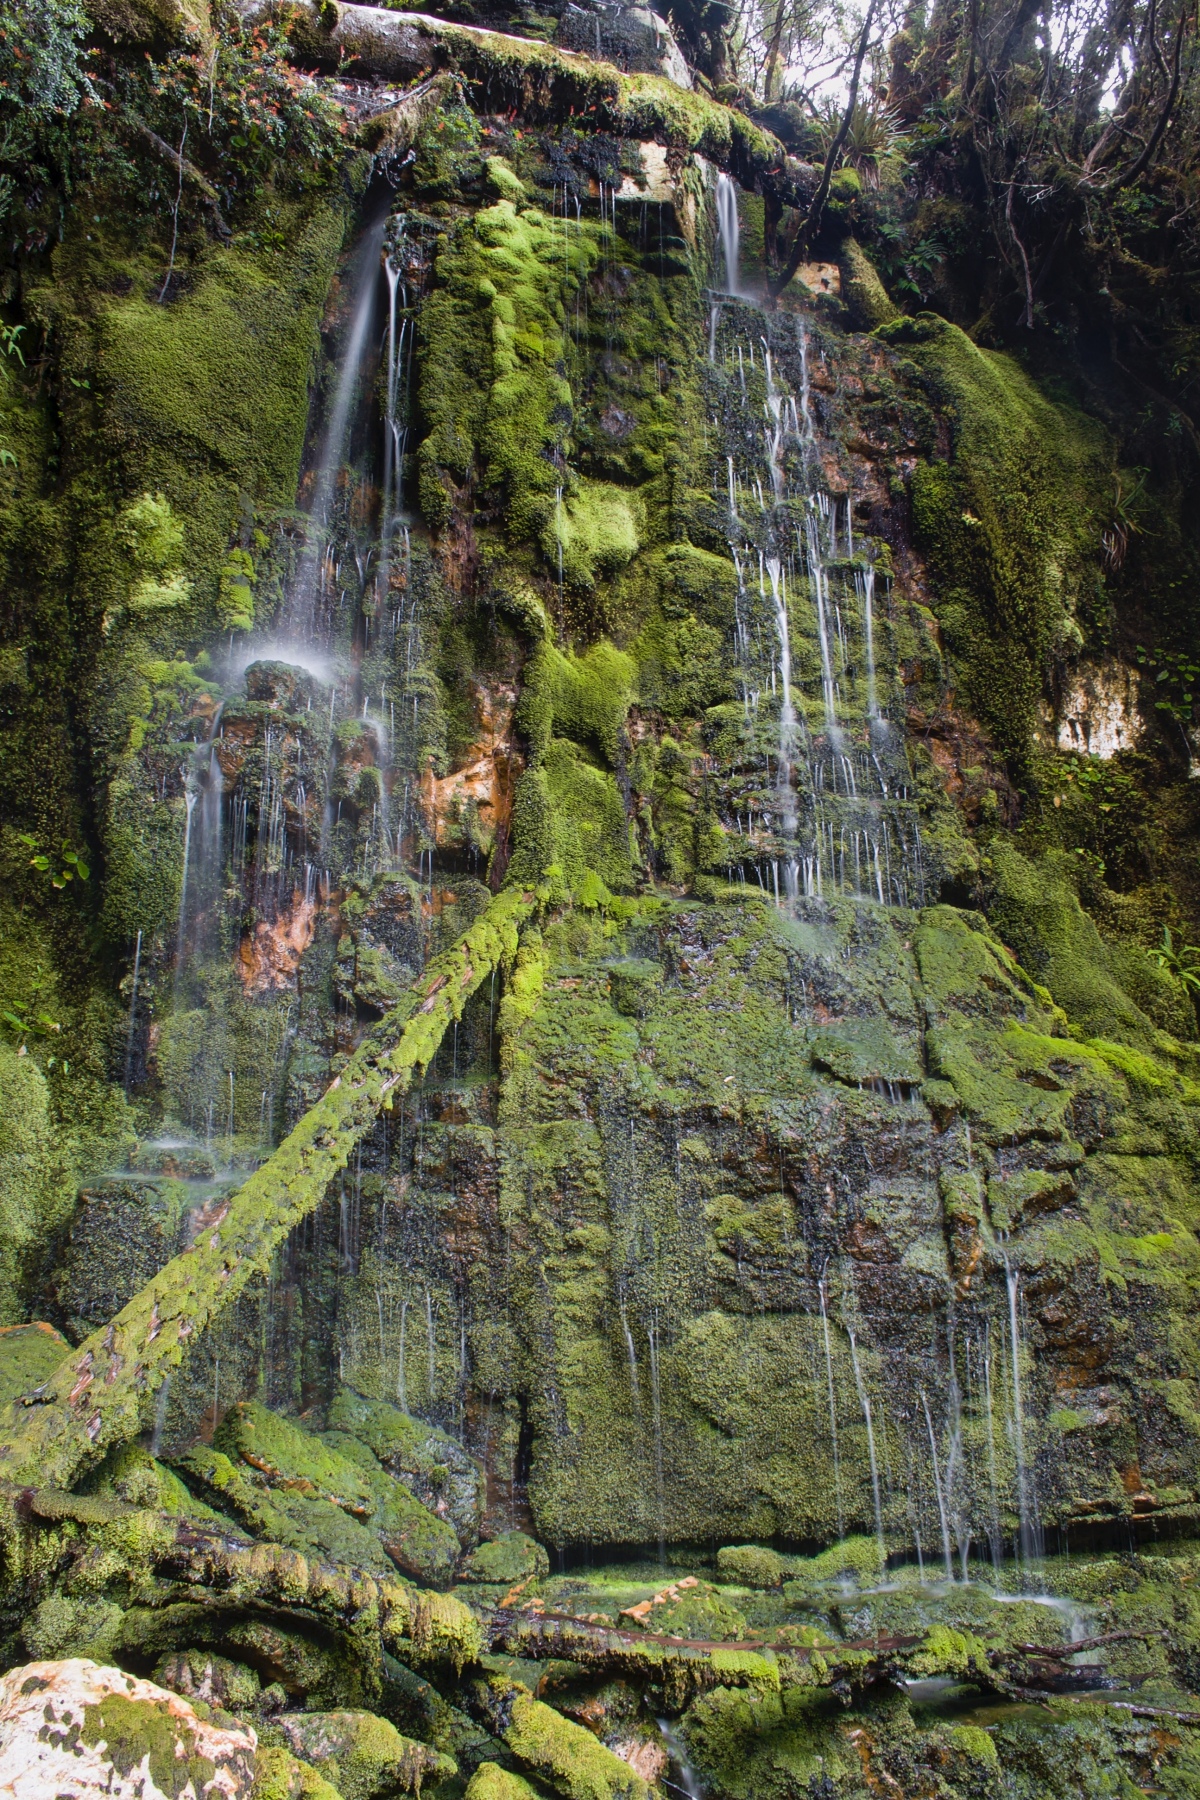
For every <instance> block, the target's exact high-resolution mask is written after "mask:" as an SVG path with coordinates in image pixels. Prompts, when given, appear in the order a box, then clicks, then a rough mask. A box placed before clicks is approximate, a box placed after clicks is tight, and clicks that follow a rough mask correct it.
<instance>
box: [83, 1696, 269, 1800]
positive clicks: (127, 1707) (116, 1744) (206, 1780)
mask: <svg viewBox="0 0 1200 1800" xmlns="http://www.w3.org/2000/svg"><path fill="white" fill-rule="evenodd" d="M79 1735H80V1738H81V1739H82V1741H83V1742H84V1743H85V1744H91V1745H96V1746H98V1745H100V1744H101V1743H102V1744H103V1745H104V1746H105V1751H104V1753H105V1756H106V1758H107V1760H108V1761H109V1762H111V1763H112V1765H113V1768H114V1769H115V1770H116V1771H117V1773H118V1774H119V1775H120V1776H122V1777H123V1778H124V1779H126V1780H128V1778H129V1777H130V1776H132V1775H133V1773H134V1771H135V1770H136V1769H138V1768H139V1767H140V1766H142V1765H143V1764H144V1765H145V1767H146V1769H147V1772H148V1774H149V1777H150V1779H151V1781H153V1782H154V1783H155V1785H156V1786H157V1787H158V1788H159V1789H160V1791H161V1792H162V1793H164V1794H167V1795H169V1796H171V1797H172V1800H183V1796H184V1795H185V1794H190V1793H202V1792H203V1791H204V1790H205V1788H206V1787H209V1786H210V1784H212V1783H213V1781H214V1779H215V1778H216V1776H217V1773H218V1771H217V1765H216V1764H215V1763H214V1762H213V1761H212V1759H211V1757H208V1756H205V1755H204V1753H203V1751H202V1750H201V1749H200V1748H199V1739H198V1738H197V1735H196V1733H195V1731H194V1730H193V1729H192V1728H191V1727H190V1726H189V1725H188V1723H187V1722H186V1721H185V1720H183V1719H180V1718H178V1717H176V1715H175V1714H174V1713H173V1712H172V1711H171V1710H170V1709H169V1708H168V1707H167V1705H166V1703H165V1702H161V1701H160V1702H156V1701H150V1700H131V1699H129V1698H127V1696H125V1695H124V1694H109V1695H107V1696H106V1698H105V1699H104V1700H102V1701H101V1702H100V1703H99V1704H98V1705H91V1706H88V1707H87V1708H86V1709H85V1712H84V1718H83V1725H82V1728H81V1730H80V1734H79ZM247 1760H249V1759H247ZM247 1772H248V1771H247ZM226 1778H227V1779H228V1777H226Z"/></svg>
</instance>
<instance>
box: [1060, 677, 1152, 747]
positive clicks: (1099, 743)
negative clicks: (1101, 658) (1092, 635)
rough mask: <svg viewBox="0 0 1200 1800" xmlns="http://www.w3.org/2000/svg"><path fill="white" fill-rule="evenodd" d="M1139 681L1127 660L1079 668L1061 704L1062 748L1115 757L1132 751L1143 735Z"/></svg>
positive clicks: (1071, 679)
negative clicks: (1139, 710)
mask: <svg viewBox="0 0 1200 1800" xmlns="http://www.w3.org/2000/svg"><path fill="white" fill-rule="evenodd" d="M1138 703H1139V680H1138V673H1137V670H1136V669H1131V668H1130V667H1129V666H1128V665H1127V664H1126V663H1117V662H1110V663H1097V664H1093V665H1091V666H1088V665H1085V666H1083V667H1081V668H1078V669H1076V670H1075V671H1074V672H1073V674H1072V676H1071V678H1070V682H1069V685H1068V686H1067V687H1066V689H1065V691H1064V693H1063V696H1062V699H1061V700H1060V701H1059V706H1058V747H1059V749H1060V750H1074V751H1075V752H1077V753H1078V754H1080V755H1084V756H1098V757H1099V758H1100V759H1101V761H1102V762H1107V761H1109V760H1111V758H1112V757H1114V756H1116V755H1117V753H1118V751H1121V750H1132V749H1134V748H1135V747H1136V745H1137V743H1138V740H1139V739H1140V737H1141V735H1142V721H1141V718H1140V717H1139V714H1138Z"/></svg>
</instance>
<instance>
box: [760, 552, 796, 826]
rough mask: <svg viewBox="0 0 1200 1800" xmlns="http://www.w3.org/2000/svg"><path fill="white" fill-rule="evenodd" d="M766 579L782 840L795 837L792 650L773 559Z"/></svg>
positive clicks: (778, 568) (784, 594) (781, 577)
mask: <svg viewBox="0 0 1200 1800" xmlns="http://www.w3.org/2000/svg"><path fill="white" fill-rule="evenodd" d="M766 568H767V578H768V580H769V581H770V583H771V599H772V602H773V604H774V607H775V625H776V629H777V630H778V632H779V686H780V701H779V770H778V788H779V800H780V806H781V809H782V813H783V829H784V835H785V837H789V838H792V837H795V835H796V802H795V797H794V795H793V793H792V759H793V756H794V754H795V749H796V708H795V706H794V704H793V702H792V649H791V643H790V640H789V637H788V612H787V587H786V585H785V580H784V574H783V568H782V565H781V564H780V561H779V558H778V557H777V556H769V557H767V559H766Z"/></svg>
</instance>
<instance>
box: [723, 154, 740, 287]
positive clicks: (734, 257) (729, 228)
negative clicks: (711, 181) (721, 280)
mask: <svg viewBox="0 0 1200 1800" xmlns="http://www.w3.org/2000/svg"><path fill="white" fill-rule="evenodd" d="M717 236H718V239H719V241H720V245H721V260H722V262H723V263H724V264H725V292H726V293H727V294H729V295H730V296H731V297H732V298H733V299H735V300H736V299H741V298H742V297H743V296H742V275H741V268H740V246H741V225H740V223H739V220H738V191H737V186H736V184H735V183H734V182H732V181H731V180H730V179H729V176H728V175H724V174H721V175H718V176H717Z"/></svg>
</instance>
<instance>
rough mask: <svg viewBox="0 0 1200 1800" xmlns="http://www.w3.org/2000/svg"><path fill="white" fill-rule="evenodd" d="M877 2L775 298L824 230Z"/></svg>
mask: <svg viewBox="0 0 1200 1800" xmlns="http://www.w3.org/2000/svg"><path fill="white" fill-rule="evenodd" d="M875 5H876V0H871V4H870V5H869V6H868V8H867V16H866V18H865V19H864V20H863V27H862V30H861V32H860V33H859V37H858V46H857V48H856V50H855V53H854V72H853V74H852V75H851V77H850V94H849V98H848V99H847V101H846V110H845V112H844V113H843V114H842V122H841V124H840V125H839V126H838V128H837V132H836V134H835V136H834V139H833V142H832V143H831V144H830V146H829V151H828V154H827V155H826V157H825V166H824V168H823V169H822V170H821V180H820V182H819V184H818V186H817V191H816V193H815V194H814V195H813V197H812V202H811V204H810V206H809V209H808V213H807V215H806V217H805V219H804V221H803V223H802V224H801V226H800V229H799V230H798V231H797V233H796V235H795V238H794V239H793V240H792V247H791V250H790V251H789V253H788V259H787V262H786V263H785V264H784V266H783V269H782V271H781V272H780V274H779V275H778V276H777V277H776V278H775V280H774V281H773V282H771V284H770V286H769V287H768V289H767V292H768V295H769V296H770V298H771V300H772V301H775V300H778V298H779V296H780V294H782V292H783V290H784V288H785V287H786V286H787V284H788V282H789V281H790V280H791V279H792V276H793V275H794V274H795V273H796V270H797V269H798V268H799V267H800V264H801V263H802V262H803V260H804V254H805V252H806V250H807V249H808V247H809V245H810V244H811V243H812V240H813V239H814V238H815V237H816V235H817V232H818V231H819V230H820V227H821V220H822V218H823V217H824V214H825V203H826V201H827V200H828V198H829V184H830V182H831V181H832V180H833V171H834V169H835V168H836V167H837V159H838V157H839V156H840V155H841V153H842V145H843V144H844V143H845V141H846V134H847V132H848V131H849V130H850V121H851V119H852V118H853V117H854V108H855V107H856V106H857V104H858V83H859V78H860V76H861V75H862V66H863V58H864V57H865V56H866V54H867V44H868V42H869V41H870V36H871V26H872V25H873V24H874V22H875Z"/></svg>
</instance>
